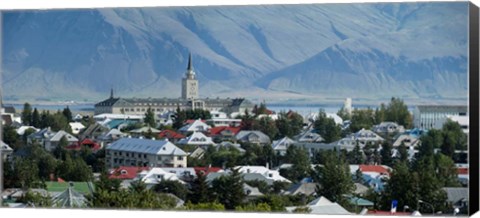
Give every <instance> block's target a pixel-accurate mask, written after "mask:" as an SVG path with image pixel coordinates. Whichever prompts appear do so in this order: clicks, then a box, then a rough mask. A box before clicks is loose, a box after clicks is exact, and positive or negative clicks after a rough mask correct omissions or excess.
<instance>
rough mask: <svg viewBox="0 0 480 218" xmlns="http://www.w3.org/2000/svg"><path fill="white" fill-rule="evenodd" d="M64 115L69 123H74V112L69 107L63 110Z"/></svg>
mask: <svg viewBox="0 0 480 218" xmlns="http://www.w3.org/2000/svg"><path fill="white" fill-rule="evenodd" d="M62 114H63V116H64V117H65V119H66V120H67V122H72V121H73V116H72V111H70V108H69V107H68V106H67V107H66V108H64V109H63V111H62Z"/></svg>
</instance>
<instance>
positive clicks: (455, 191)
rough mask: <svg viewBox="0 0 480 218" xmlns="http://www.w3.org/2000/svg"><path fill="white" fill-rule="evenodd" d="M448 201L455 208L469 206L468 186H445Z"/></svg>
mask: <svg viewBox="0 0 480 218" xmlns="http://www.w3.org/2000/svg"><path fill="white" fill-rule="evenodd" d="M442 189H443V190H444V191H445V192H446V193H447V203H448V204H449V205H450V206H451V207H454V208H459V209H461V208H468V202H469V200H468V188H466V187H445V188H442Z"/></svg>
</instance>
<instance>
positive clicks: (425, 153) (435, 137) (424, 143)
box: [418, 129, 443, 158]
mask: <svg viewBox="0 0 480 218" xmlns="http://www.w3.org/2000/svg"><path fill="white" fill-rule="evenodd" d="M442 139H443V138H442V132H441V131H439V130H436V129H431V130H429V131H428V133H427V135H423V136H421V137H420V142H421V143H420V147H419V148H418V157H419V158H422V157H431V156H433V153H434V149H435V148H439V147H440V145H441V144H442Z"/></svg>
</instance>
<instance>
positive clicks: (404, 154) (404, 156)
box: [397, 142, 408, 162]
mask: <svg viewBox="0 0 480 218" xmlns="http://www.w3.org/2000/svg"><path fill="white" fill-rule="evenodd" d="M397 150H398V154H399V155H400V156H399V160H400V161H402V162H407V161H408V150H407V146H405V143H403V142H402V143H401V144H400V146H398V148H397Z"/></svg>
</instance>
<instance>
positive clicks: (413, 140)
mask: <svg viewBox="0 0 480 218" xmlns="http://www.w3.org/2000/svg"><path fill="white" fill-rule="evenodd" d="M402 143H403V144H404V145H405V146H407V147H416V146H417V145H419V144H420V140H419V139H418V137H414V136H412V135H407V134H402V135H399V136H398V137H397V139H395V141H394V142H393V147H398V146H400V145H401V144H402Z"/></svg>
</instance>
